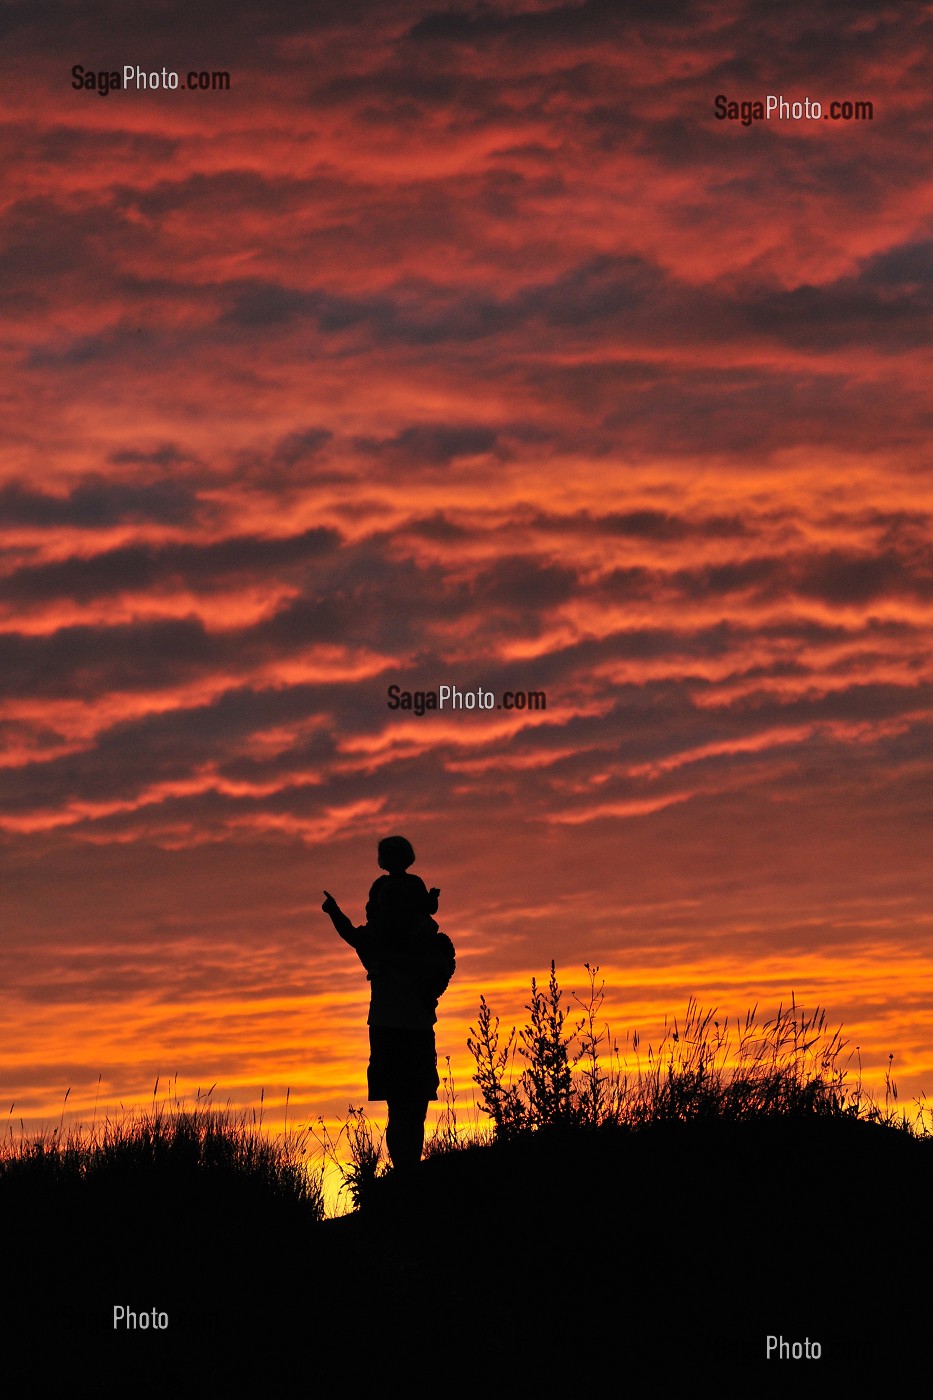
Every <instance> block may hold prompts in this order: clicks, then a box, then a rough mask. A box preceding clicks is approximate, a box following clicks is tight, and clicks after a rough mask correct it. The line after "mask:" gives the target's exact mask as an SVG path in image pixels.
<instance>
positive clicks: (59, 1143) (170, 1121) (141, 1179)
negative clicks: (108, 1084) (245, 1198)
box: [0, 1096, 324, 1219]
mask: <svg viewBox="0 0 933 1400" xmlns="http://www.w3.org/2000/svg"><path fill="white" fill-rule="evenodd" d="M66 1097H67V1096H66ZM306 1158H307V1146H306V1140H305V1137H304V1135H300V1134H298V1135H296V1134H292V1135H291V1136H280V1137H278V1138H275V1139H273V1138H270V1137H269V1136H268V1135H267V1134H265V1133H264V1132H263V1131H262V1128H261V1125H260V1124H259V1123H258V1122H257V1120H256V1116H255V1114H251V1113H250V1112H249V1111H247V1110H244V1111H240V1112H233V1111H232V1110H230V1109H229V1108H227V1109H215V1108H214V1107H213V1106H212V1105H211V1104H210V1103H209V1102H197V1103H196V1104H195V1105H194V1106H193V1107H190V1108H189V1107H186V1106H185V1105H184V1104H183V1103H179V1102H175V1103H173V1105H172V1106H171V1107H166V1106H165V1105H164V1104H162V1105H158V1106H156V1105H155V1104H153V1106H152V1108H151V1109H148V1110H140V1109H136V1110H133V1111H130V1112H127V1113H124V1114H123V1116H122V1117H120V1118H117V1119H114V1118H111V1117H110V1116H107V1117H106V1118H105V1119H104V1120H103V1121H102V1122H101V1123H94V1124H92V1125H91V1126H90V1127H85V1126H76V1127H73V1128H70V1129H69V1130H68V1131H67V1132H63V1129H62V1124H61V1123H59V1126H58V1127H57V1128H53V1129H51V1130H48V1131H45V1132H39V1133H32V1134H27V1133H23V1132H20V1133H19V1134H14V1132H13V1129H12V1126H10V1128H9V1130H8V1133H7V1137H6V1139H5V1140H4V1141H2V1142H0V1186H6V1188H7V1189H11V1188H12V1189H15V1187H16V1186H17V1185H27V1184H29V1183H32V1184H34V1185H35V1186H37V1187H38V1186H42V1185H59V1186H61V1187H63V1188H71V1189H77V1190H80V1189H81V1188H83V1187H86V1188H88V1189H94V1188H96V1187H99V1186H107V1187H108V1188H110V1189H112V1190H114V1189H118V1188H119V1185H120V1183H121V1182H127V1181H130V1180H133V1181H135V1182H136V1184H137V1185H139V1184H143V1183H146V1182H152V1181H153V1180H154V1179H158V1181H159V1182H160V1184H161V1185H162V1186H163V1188H170V1187H171V1186H172V1185H173V1184H174V1186H175V1187H177V1188H178V1190H179V1191H182V1192H184V1191H185V1189H186V1188H187V1190H188V1191H189V1193H190V1191H191V1189H192V1188H193V1187H197V1186H201V1185H203V1186H205V1187H206V1188H209V1189H210V1190H212V1191H219V1190H224V1189H225V1188H226V1189H227V1191H228V1192H229V1191H230V1190H231V1189H233V1190H236V1189H239V1190H240V1191H241V1192H244V1193H245V1192H248V1193H250V1194H251V1195H252V1196H253V1197H255V1198H258V1197H260V1196H261V1197H264V1198H266V1199H267V1200H269V1201H270V1202H276V1203H280V1204H287V1205H290V1206H295V1207H299V1208H302V1209H304V1210H306V1211H307V1212H308V1213H309V1214H310V1215H311V1216H313V1217H314V1218H316V1219H322V1218H323V1213H324V1212H323V1196H322V1193H321V1185H320V1174H319V1173H314V1172H313V1171H311V1170H309V1167H308V1164H307V1160H306Z"/></svg>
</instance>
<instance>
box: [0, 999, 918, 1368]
mask: <svg viewBox="0 0 933 1400" xmlns="http://www.w3.org/2000/svg"><path fill="white" fill-rule="evenodd" d="M556 993H557V989H556V982H555V983H554V986H553V988H552V991H551V993H550V1002H548V999H547V996H545V1002H544V1003H543V1004H542V1006H541V1007H539V1010H542V1012H544V1011H546V1010H547V1007H548V1005H550V1010H551V1011H552V1012H553V1011H554V1009H555V1007H557V1005H558V1001H557V1000H556V999H555V994H556ZM795 1018H796V1019H794V1020H793V1022H792V1023H790V1022H786V1021H785V1022H783V1023H782V1022H781V1020H780V1018H779V1020H778V1022H777V1023H776V1024H777V1030H775V1023H771V1028H770V1030H769V1031H768V1034H767V1035H766V1036H765V1037H764V1039H761V1038H760V1037H759V1038H757V1039H755V1037H753V1036H752V1037H748V1038H747V1040H746V1048H747V1049H748V1050H749V1054H748V1055H746V1057H745V1060H744V1061H743V1060H742V1057H741V1056H740V1057H739V1059H738V1060H737V1061H733V1063H732V1068H731V1069H727V1068H726V1062H725V1059H724V1057H723V1055H722V1054H721V1053H720V1052H721V1050H722V1040H721V1036H719V1028H718V1026H717V1027H716V1031H717V1034H716V1035H715V1036H713V1037H712V1038H710V1036H709V1035H707V1037H706V1040H705V1041H704V1039H703V1035H702V1034H698V1033H697V1032H698V1030H700V1029H701V1028H702V1026H703V1025H704V1024H705V1025H706V1026H707V1030H709V1028H710V1027H711V1026H715V1025H716V1023H715V1022H707V1021H704V1019H703V1018H700V1017H694V1021H693V1023H692V1028H690V1033H689V1034H686V1033H685V1031H686V1030H687V1028H686V1027H682V1028H680V1029H679V1030H675V1031H672V1037H673V1039H672V1040H671V1043H670V1046H669V1053H667V1054H666V1055H665V1054H652V1056H651V1058H650V1060H649V1061H648V1062H647V1063H646V1064H645V1065H644V1066H642V1067H641V1068H640V1069H639V1072H638V1074H637V1075H636V1076H635V1077H634V1078H633V1079H631V1080H626V1081H624V1082H623V1081H621V1080H619V1079H618V1078H616V1079H613V1075H612V1074H611V1073H610V1072H608V1071H606V1072H605V1073H604V1072H603V1071H602V1070H601V1069H600V1063H599V1057H598V1055H597V1056H596V1057H595V1058H591V1059H590V1061H589V1067H587V1060H586V1057H585V1056H584V1057H583V1058H582V1059H579V1058H578V1059H577V1061H576V1069H575V1072H574V1073H572V1074H571V1075H570V1078H569V1079H568V1077H567V1070H568V1066H570V1067H572V1056H571V1055H570V1053H569V1051H568V1053H567V1054H565V1055H562V1054H561V1053H560V1051H559V1049H555V1047H559V1045H560V1044H563V1045H564V1047H565V1050H567V1049H568V1047H569V1046H570V1045H571V1040H572V1037H571V1035H570V1033H569V1032H567V1031H566V1030H565V1029H564V1027H563V1023H562V1021H561V1020H560V1018H559V1017H554V1018H552V1019H551V1021H550V1022H549V1021H548V1019H547V1016H544V1019H543V1020H540V1019H539V1021H538V1032H536V1033H538V1034H539V1039H538V1041H537V1042H535V1039H534V1036H533V1035H532V1036H531V1037H530V1038H527V1037H526V1039H525V1040H524V1042H523V1043H524V1045H525V1049H526V1051H527V1056H526V1069H527V1077H525V1075H524V1074H523V1075H520V1076H518V1077H517V1078H512V1079H511V1080H509V1079H508V1078H507V1077H506V1075H505V1074H504V1073H503V1070H504V1067H505V1064H506V1061H505V1060H503V1059H502V1057H501V1053H500V1050H499V1048H498V1043H497V1042H496V1040H495V1035H496V1031H497V1028H496V1025H495V1022H494V1021H493V1020H492V1018H491V1017H489V1016H488V1015H487V1017H486V1019H485V1022H484V1023H483V1024H485V1029H486V1032H487V1033H488V1034H487V1039H486V1050H483V1049H482V1036H481V1035H478V1034H477V1033H476V1032H474V1038H473V1040H472V1044H473V1045H474V1046H475V1047H476V1052H475V1053H477V1081H478V1083H479V1084H480V1087H481V1091H482V1092H483V1094H484V1096H485V1097H486V1102H487V1107H488V1108H489V1111H490V1115H491V1118H492V1120H493V1122H494V1123H495V1124H496V1138H495V1140H494V1141H492V1142H489V1143H487V1144H486V1145H472V1146H466V1147H459V1148H457V1149H455V1150H448V1151H440V1150H438V1151H435V1152H434V1153H433V1155H431V1156H430V1157H429V1158H428V1160H426V1161H424V1162H422V1164H421V1165H420V1167H419V1168H418V1169H417V1170H416V1171H415V1172H414V1173H413V1174H412V1175H411V1176H410V1177H408V1178H405V1177H401V1176H398V1177H396V1176H393V1175H392V1174H391V1173H390V1174H388V1175H383V1176H375V1175H374V1172H373V1170H372V1163H370V1169H369V1171H368V1172H361V1171H360V1163H359V1162H358V1163H357V1164H356V1169H355V1175H356V1179H357V1188H358V1191H359V1192H360V1194H361V1198H362V1200H363V1205H362V1207H361V1208H360V1209H358V1210H356V1211H355V1212H353V1213H352V1214H350V1215H348V1216H345V1217H342V1218H339V1219H335V1220H326V1219H324V1218H323V1206H322V1200H321V1196H320V1193H319V1191H318V1190H317V1187H316V1184H315V1181H314V1179H313V1178H312V1177H309V1175H308V1173H307V1171H306V1170H305V1168H304V1166H303V1164H302V1163H301V1162H300V1161H298V1160H297V1159H296V1158H295V1155H294V1152H293V1151H291V1150H290V1148H289V1145H288V1144H287V1143H282V1142H279V1143H277V1144H276V1143H272V1142H270V1141H268V1140H267V1139H266V1138H264V1137H263V1136H262V1135H261V1134H259V1133H258V1132H256V1131H255V1129H254V1128H252V1127H251V1126H250V1125H249V1124H248V1122H247V1121H246V1120H245V1119H239V1120H237V1119H232V1118H230V1117H229V1115H223V1114H221V1115H217V1114H213V1113H211V1112H210V1111H208V1110H206V1109H202V1110H199V1111H198V1112H197V1113H194V1114H190V1113H189V1114H186V1113H184V1112H182V1111H178V1112H176V1113H175V1114H169V1115H161V1116H160V1115H158V1114H157V1115H155V1116H153V1115H149V1116H148V1117H147V1116H146V1115H143V1116H141V1117H139V1118H136V1119H132V1120H129V1121H128V1122H127V1123H125V1124H123V1125H119V1126H118V1127H116V1128H109V1127H108V1130H107V1131H106V1132H104V1133H103V1134H101V1133H97V1134H96V1135H91V1136H87V1135H85V1136H84V1137H83V1138H82V1137H81V1136H80V1135H78V1136H77V1137H74V1138H73V1139H72V1140H71V1141H70V1142H67V1141H65V1142H60V1141H59V1140H58V1138H57V1137H53V1138H47V1139H44V1140H38V1141H37V1140H34V1141H33V1142H32V1143H29V1142H25V1141H24V1142H20V1143H19V1144H18V1145H17V1144H10V1145H8V1148H7V1150H6V1152H5V1153H4V1154H2V1155H0V1225H2V1230H3V1241H4V1255H5V1261H6V1274H7V1285H8V1287H7V1296H8V1300H9V1301H8V1302H7V1303H6V1304H5V1305H4V1310H3V1318H4V1331H5V1334H6V1341H7V1346H6V1367H7V1369H6V1374H7V1378H8V1379H10V1378H11V1377H13V1376H15V1375H16V1374H17V1371H18V1368H25V1369H23V1370H22V1371H21V1372H20V1373H21V1374H23V1375H24V1376H31V1377H33V1378H35V1377H40V1378H42V1383H43V1384H45V1385H47V1386H48V1385H50V1384H51V1383H52V1379H53V1378H54V1376H55V1375H58V1374H60V1373H61V1368H62V1367H64V1368H65V1371H64V1373H63V1374H67V1375H68V1376H74V1375H76V1374H78V1373H79V1372H82V1371H83V1370H84V1369H86V1368H87V1369H89V1370H90V1373H91V1374H93V1376H94V1377H95V1387H96V1392H97V1393H98V1394H118V1393H119V1394H126V1393H132V1394H139V1395H144V1394H164V1393H165V1391H166V1390H170V1389H171V1388H172V1387H173V1386H176V1385H182V1388H183V1389H184V1390H185V1392H186V1393H187V1392H188V1391H190V1390H194V1389H196V1390H197V1391H198V1392H199V1393H205V1394H207V1395H211V1396H213V1395H218V1396H224V1395H227V1394H230V1395H239V1394H243V1395H250V1396H252V1395H254V1394H256V1393H257V1391H258V1393H261V1394H266V1393H268V1392H269V1391H270V1389H272V1388H273V1387H275V1388H278V1386H280V1385H288V1386H289V1387H293V1388H294V1390H295V1393H297V1394H299V1395H304V1394H309V1395H310V1394H317V1393H318V1392H319V1391H320V1390H322V1389H326V1388H330V1387H339V1388H340V1390H341V1391H342V1392H349V1393H350V1394H351V1395H354V1394H365V1393H369V1392H370V1391H371V1390H372V1388H373V1387H374V1386H378V1387H380V1389H390V1390H393V1391H394V1390H396V1389H398V1390H410V1389H412V1388H414V1387H417V1388H418V1389H419V1390H421V1389H424V1388H425V1387H428V1388H429V1389H431V1390H435V1389H439V1388H444V1389H446V1390H449V1389H451V1388H453V1389H454V1390H455V1391H456V1392H457V1393H459V1392H460V1391H461V1390H463V1389H464V1388H466V1390H467V1392H468V1393H469V1394H471V1395H473V1394H475V1395H477V1396H485V1395H487V1394H488V1395H491V1396H495V1395H499V1394H502V1393H510V1394H512V1393H514V1394H516V1395H522V1396H525V1395H533V1394H537V1393H541V1394H543V1395H552V1394H553V1395H557V1394H564V1393H568V1394H574V1395H576V1394H580V1395H583V1396H588V1395H589V1394H591V1393H592V1394H594V1395H595V1394H596V1393H599V1394H603V1393H615V1392H618V1391H621V1390H622V1389H623V1388H625V1387H626V1386H628V1385H631V1384H635V1383H638V1384H650V1385H652V1386H653V1387H656V1386H659V1385H661V1386H665V1385H667V1384H669V1383H671V1382H673V1381H674V1380H679V1379H698V1378H703V1379H710V1380H713V1381H716V1380H728V1379H729V1378H732V1377H734V1378H735V1379H737V1380H747V1379H752V1380H753V1381H754V1383H755V1384H756V1385H762V1384H763V1385H765V1386H766V1387H767V1388H768V1389H769V1390H770V1389H771V1388H772V1387H778V1386H780V1387H781V1388H783V1387H784V1386H785V1385H787V1384H790V1385H792V1386H794V1387H795V1388H797V1389H799V1388H800V1387H801V1386H803V1388H804V1390H805V1391H806V1390H808V1389H809V1388H813V1389H814V1391H815V1389H816V1387H817V1386H823V1385H825V1381H826V1377H827V1375H828V1374H829V1373H830V1372H832V1373H833V1374H837V1375H840V1376H844V1377H847V1378H849V1379H850V1380H853V1381H856V1382H858V1381H859V1380H860V1379H861V1378H863V1377H864V1376H866V1375H871V1376H872V1377H873V1378H879V1379H881V1380H882V1381H883V1382H884V1383H885V1384H886V1385H887V1386H888V1389H889V1392H890V1390H891V1387H892V1386H893V1387H894V1390H893V1392H891V1393H898V1394H899V1393H902V1391H903V1390H904V1389H905V1388H906V1385H907V1378H908V1376H909V1370H908V1366H909V1363H910V1362H912V1361H914V1360H916V1359H918V1357H919V1358H920V1359H922V1352H923V1348H924V1347H925V1345H926V1342H925V1338H926V1335H927V1330H928V1317H929V1287H928V1284H927V1282H926V1254H927V1240H926V1235H927V1220H928V1213H929V1207H928V1202H929V1200H930V1186H931V1175H933V1173H931V1168H933V1141H931V1138H930V1136H929V1135H928V1134H926V1133H924V1132H922V1131H919V1130H918V1129H916V1128H914V1129H909V1128H908V1127H907V1126H906V1125H905V1124H904V1123H903V1121H902V1120H899V1119H897V1118H895V1117H894V1115H893V1114H892V1113H890V1112H884V1111H879V1110H877V1109H875V1108H874V1107H873V1106H872V1105H870V1104H868V1103H867V1101H865V1100H863V1099H862V1097H861V1094H860V1090H859V1089H858V1088H856V1090H855V1091H851V1092H849V1091H845V1090H844V1085H843V1083H842V1081H841V1079H840V1077H839V1075H838V1074H837V1073H836V1072H835V1069H834V1061H833V1057H832V1053H830V1054H829V1058H828V1059H827V1058H826V1051H827V1046H829V1049H830V1052H831V1051H832V1047H833V1045H835V1046H836V1048H837V1049H838V1041H837V1040H836V1039H835V1038H829V1039H828V1040H827V1039H825V1038H824V1039H823V1040H821V1039H820V1036H819V1035H814V1024H815V1023H814V1022H813V1021H812V1020H809V1021H808V1020H807V1019H806V1018H802V1017H796V1011H795ZM751 1024H752V1023H751V1022H750V1021H749V1020H748V1018H746V1027H748V1026H749V1025H751ZM782 1025H783V1029H782ZM530 1027H531V1029H532V1030H533V1029H534V1016H532V1022H531V1023H530ZM801 1028H802V1029H801ZM482 1029H483V1025H482V1024H481V1026H480V1031H482ZM528 1030H529V1027H526V1031H528ZM785 1033H786V1034H785ZM574 1034H576V1032H574ZM769 1037H770V1039H769ZM782 1037H783V1040H782ZM584 1041H585V1037H584ZM505 1044H506V1045H507V1044H508V1039H506V1041H505ZM753 1044H754V1046H756V1047H757V1048H755V1049H754V1052H753V1053H752V1050H751V1047H752V1046H753ZM780 1044H783V1045H784V1046H785V1049H786V1054H785V1053H784V1052H781V1053H775V1047H776V1046H779V1045H780ZM536 1045H537V1048H536ZM704 1045H705V1047H706V1049H705V1050H704V1049H703V1047H704ZM769 1046H770V1048H769ZM584 1049H585V1044H584ZM713 1051H715V1053H713ZM717 1056H719V1058H718V1059H717ZM821 1056H822V1059H821V1058H820V1057H821ZM814 1057H815V1058H814ZM581 1063H582V1064H583V1071H582V1072H581V1071H580V1069H579V1065H580V1064H581ZM587 1074H589V1078H587ZM536 1075H537V1078H536V1077H535V1076H536ZM484 1076H485V1077H484ZM490 1076H491V1077H490ZM497 1095H498V1098H497ZM510 1096H511V1097H510ZM497 1114H498V1117H497V1116H496V1115H497ZM452 1144H453V1138H452V1137H450V1136H448V1139H447V1145H448V1146H449V1147H452ZM115 1306H116V1307H119V1308H123V1309H125V1312H124V1313H123V1314H122V1315H121V1319H120V1324H119V1326H118V1327H116V1328H115V1327H114V1307H115ZM153 1310H155V1311H154V1320H153ZM127 1313H135V1315H136V1320H137V1321H136V1326H135V1327H134V1328H128V1327H127V1325H126V1314H127ZM143 1314H146V1315H147V1317H148V1319H149V1326H148V1327H143V1325H142V1323H141V1321H140V1319H141V1317H142V1316H143ZM162 1314H165V1315H166V1318H167V1323H168V1325H167V1326H166V1327H159V1326H158V1325H157V1324H158V1321H159V1319H160V1315H162ZM769 1337H770V1338H773V1339H774V1343H773V1346H772V1353H773V1354H772V1355H771V1357H770V1358H769V1357H768V1355H767V1347H768V1338H769ZM782 1343H783V1344H784V1346H785V1347H786V1349H787V1352H788V1353H789V1354H787V1355H784V1356H782V1355H781V1351H780V1348H781V1344H782ZM794 1344H797V1345H798V1347H799V1350H800V1351H801V1352H803V1353H804V1354H803V1355H800V1356H799V1357H798V1356H796V1355H794V1354H793V1347H794ZM817 1346H818V1347H819V1350H820V1355H819V1357H817V1356H816V1355H815V1350H816V1347H817ZM806 1351H809V1353H810V1354H809V1356H807V1355H806ZM775 1377H776V1378H777V1379H775ZM902 1382H903V1384H902ZM40 1393H45V1392H44V1391H43V1390H42V1389H41V1387H40Z"/></svg>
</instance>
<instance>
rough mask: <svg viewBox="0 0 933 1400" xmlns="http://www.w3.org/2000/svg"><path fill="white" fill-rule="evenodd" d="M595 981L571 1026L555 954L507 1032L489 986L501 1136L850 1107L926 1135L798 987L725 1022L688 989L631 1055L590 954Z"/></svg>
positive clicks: (482, 1039) (486, 1031)
mask: <svg viewBox="0 0 933 1400" xmlns="http://www.w3.org/2000/svg"><path fill="white" fill-rule="evenodd" d="M586 970H587V974H588V977H589V991H588V994H587V996H586V997H585V998H579V997H577V998H575V1001H576V1002H577V1006H578V1008H579V1011H580V1013H581V1014H580V1017H579V1019H578V1020H577V1021H576V1022H575V1024H573V1025H572V1026H569V1027H568V1024H567V1015H566V1012H565V1010H564V1006H563V1005H562V1001H563V993H562V991H561V989H560V986H559V985H558V981H557V975H556V971H555V966H554V963H553V962H552V963H551V971H550V977H549V980H548V986H547V990H546V991H544V990H542V989H541V988H540V987H539V986H538V984H537V982H536V980H535V979H534V978H533V979H532V983H531V1000H530V1001H529V1002H528V1004H527V1010H528V1013H529V1016H528V1020H527V1022H526V1024H525V1025H524V1026H523V1027H522V1028H521V1029H520V1030H516V1028H514V1027H513V1029H512V1030H511V1032H510V1033H509V1035H508V1036H507V1037H504V1038H503V1037H502V1035H501V1034H500V1030H499V1018H498V1017H497V1016H496V1017H494V1016H493V1014H492V1012H491V1010H490V1008H489V1006H488V1004H487V1002H486V999H485V997H481V998H480V1009H479V1017H478V1021H477V1026H476V1028H473V1027H471V1029H470V1038H469V1040H468V1042H467V1044H468V1047H469V1049H470V1051H471V1053H472V1055H473V1058H474V1061H475V1064H476V1072H475V1074H474V1080H475V1082H476V1084H477V1086H478V1088H479V1091H480V1096H481V1101H482V1108H483V1111H484V1112H485V1113H486V1114H487V1115H488V1117H489V1118H490V1120H491V1122H492V1125H493V1128H494V1133H495V1137H496V1139H497V1140H500V1141H501V1140H503V1139H509V1138H514V1137H516V1136H519V1135H525V1134H528V1133H534V1132H538V1131H539V1130H541V1129H549V1128H557V1127H562V1128H571V1127H574V1128H581V1127H605V1126H608V1125H613V1126H616V1127H624V1128H629V1129H638V1128H644V1127H647V1126H650V1125H652V1124H660V1123H688V1122H695V1121H705V1122H722V1123H726V1122H729V1123H736V1122H746V1121H751V1120H760V1119H764V1118H776V1117H791V1118H813V1117H825V1118H837V1119H838V1118H847V1119H856V1120H859V1121H861V1122H869V1123H875V1124H881V1125H884V1126H886V1127H891V1128H896V1129H898V1130H900V1131H903V1132H908V1133H911V1134H914V1135H918V1136H925V1135H927V1132H928V1130H927V1128H926V1124H925V1118H924V1115H925V1112H926V1110H925V1109H924V1108H923V1107H922V1106H920V1105H918V1113H917V1114H916V1115H915V1117H914V1119H913V1120H910V1119H909V1118H908V1116H907V1113H906V1111H904V1110H901V1111H898V1109H897V1106H896V1105H897V1088H896V1086H895V1084H894V1083H893V1081H892V1079H891V1076H890V1066H889V1070H888V1074H887V1076H886V1080H885V1103H884V1106H883V1107H882V1106H881V1105H880V1104H878V1103H877V1102H876V1101H875V1100H874V1099H873V1098H872V1096H871V1095H870V1094H869V1093H867V1092H866V1091H865V1090H863V1087H862V1080H861V1071H860V1070H859V1072H858V1075H857V1079H856V1081H855V1082H854V1083H852V1084H850V1083H849V1080H848V1071H847V1065H846V1064H845V1063H843V1059H842V1055H843V1051H844V1049H845V1047H846V1042H845V1041H844V1040H843V1039H842V1033H841V1028H840V1029H839V1030H836V1031H833V1032H831V1031H830V1030H829V1029H828V1027H827V1023H826V1013H825V1011H823V1010H820V1009H819V1008H817V1009H816V1010H815V1011H813V1012H811V1013H806V1012H805V1011H804V1010H803V1009H802V1008H801V1007H799V1006H798V1005H797V1003H796V1000H795V998H794V997H793V996H791V1002H790V1005H789V1006H787V1007H785V1006H783V1005H782V1006H781V1007H780V1008H779V1010H778V1012H777V1015H776V1016H774V1017H772V1018H771V1019H770V1020H766V1021H760V1020H759V1019H758V1014H757V1010H758V1009H757V1007H755V1008H753V1009H752V1010H751V1011H749V1012H747V1013H746V1015H745V1017H744V1019H740V1018H736V1020H735V1022H734V1023H730V1020H729V1019H728V1018H724V1019H723V1020H722V1022H720V1021H719V1020H717V1019H716V1012H715V1011H703V1010H701V1008H700V1007H699V1005H698V1004H697V1002H696V1001H695V1000H694V999H693V998H691V999H690V1001H689V1002H688V1005H687V1011H686V1015H685V1017H684V1019H683V1021H682V1022H678V1021H677V1020H676V1019H675V1020H674V1021H673V1022H672V1023H670V1024H669V1023H668V1022H667V1021H665V1027H664V1034H663V1036H662V1038H661V1041H660V1043H659V1044H658V1046H657V1048H654V1047H653V1046H651V1045H649V1046H648V1049H647V1052H646V1053H644V1054H643V1049H642V1044H641V1041H640V1038H639V1035H638V1032H637V1031H636V1032H633V1034H632V1036H631V1040H630V1048H631V1057H632V1059H631V1060H629V1059H627V1058H626V1057H624V1056H623V1055H622V1054H621V1052H620V1050H619V1045H618V1042H617V1041H615V1040H613V1039H612V1035H611V1032H610V1029H609V1027H608V1026H607V1025H601V1024H600V1013H601V1009H602V1003H603V1000H604V997H605V986H604V983H602V982H600V983H598V984H597V977H598V973H599V968H598V967H596V968H590V966H589V964H587V965H586Z"/></svg>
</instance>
